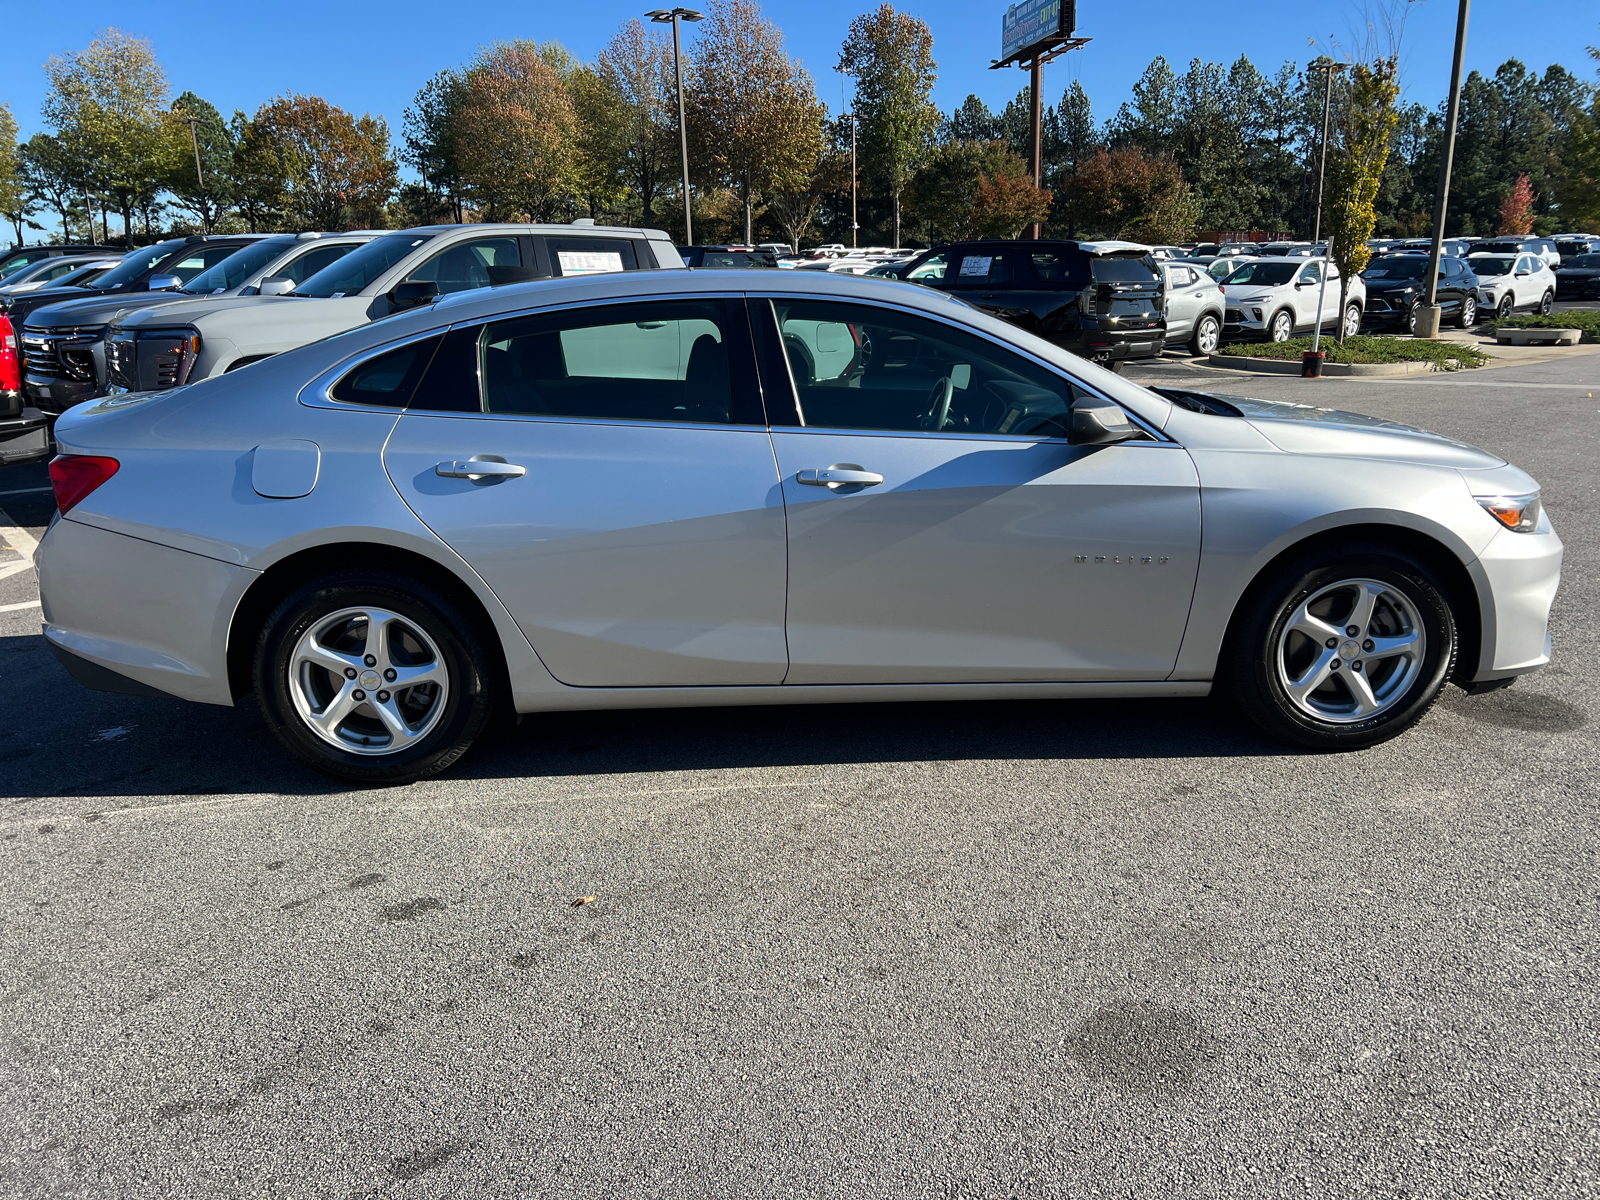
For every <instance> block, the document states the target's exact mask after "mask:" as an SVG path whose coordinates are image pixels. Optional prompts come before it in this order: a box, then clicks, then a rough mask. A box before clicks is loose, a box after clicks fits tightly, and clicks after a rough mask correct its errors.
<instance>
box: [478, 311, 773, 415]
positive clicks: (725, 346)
mask: <svg viewBox="0 0 1600 1200" xmlns="http://www.w3.org/2000/svg"><path fill="white" fill-rule="evenodd" d="M742 314H743V308H742V306H740V307H738V308H737V309H734V308H733V306H730V305H729V304H728V303H726V302H724V301H722V300H667V301H651V302H648V303H641V304H628V305H608V306H605V307H602V308H586V309H577V310H572V309H568V310H566V311H563V312H559V313H540V314H535V315H533V316H528V317H517V318H514V319H512V320H509V321H497V322H494V323H492V324H490V325H488V326H486V327H485V328H484V332H483V334H482V336H481V339H480V347H481V350H480V353H481V364H482V365H481V371H480V373H481V377H482V379H483V399H484V408H485V410H486V411H488V412H492V413H525V414H529V415H536V416H550V417H586V418H591V419H599V420H627V421H685V422H693V423H697V424H718V425H725V424H763V423H765V416H764V415H763V414H762V413H761V412H760V401H759V397H758V396H757V395H756V394H755V391H754V389H753V388H752V387H750V386H749V385H748V382H747V381H748V380H749V379H750V378H751V374H752V371H753V366H752V364H751V362H750V345H749V333H748V331H747V329H746V327H745V324H744V322H743V320H741V319H738V318H740V317H742ZM741 381H745V382H741ZM752 405H753V408H752Z"/></svg>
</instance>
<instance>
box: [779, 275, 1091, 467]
mask: <svg viewBox="0 0 1600 1200" xmlns="http://www.w3.org/2000/svg"><path fill="white" fill-rule="evenodd" d="M774 307H775V310H776V314H777V319H778V327H779V331H780V332H781V334H782V338H783V349H784V354H785V355H786V357H787V360H788V365H789V372H790V375H791V376H792V378H793V379H794V384H795V390H796V393H797V398H798V400H799V402H800V412H801V416H802V418H803V420H804V421H805V423H806V425H808V426H814V427H821V428H831V429H877V430H888V431H894V432H903V433H958V434H969V435H972V434H980V435H983V434H986V435H993V436H1000V437H1065V436H1066V435H1067V425H1068V414H1069V409H1070V406H1071V403H1072V398H1073V396H1074V394H1075V393H1076V389H1075V388H1074V386H1073V385H1072V384H1071V383H1070V382H1068V381H1067V380H1066V379H1064V378H1062V377H1061V376H1059V375H1057V374H1055V373H1054V372H1052V371H1049V370H1047V369H1045V368H1044V367H1041V366H1039V365H1037V364H1035V363H1033V362H1030V361H1029V360H1027V359H1025V358H1022V357H1021V356H1019V355H1017V354H1014V353H1012V352H1010V351H1008V350H1006V349H1004V348H1003V347H1001V346H998V345H996V344H995V343H993V342H989V341H987V340H985V339H983V338H980V337H977V336H975V335H973V334H970V333H967V332H965V331H964V330H960V329H956V328H953V327H952V326H949V325H945V324H943V323H941V322H938V321H932V320H928V319H926V318H922V317H916V316H911V315H908V314H905V313H902V312H899V311H897V310H894V309H885V308H875V307H873V306H871V305H865V304H847V303H839V302H836V301H832V300H790V299H787V298H780V299H777V300H775V301H774Z"/></svg>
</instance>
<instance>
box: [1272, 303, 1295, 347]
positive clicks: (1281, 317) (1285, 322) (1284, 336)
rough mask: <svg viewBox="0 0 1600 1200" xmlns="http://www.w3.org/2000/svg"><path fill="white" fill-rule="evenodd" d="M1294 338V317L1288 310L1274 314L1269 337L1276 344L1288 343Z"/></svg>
mask: <svg viewBox="0 0 1600 1200" xmlns="http://www.w3.org/2000/svg"><path fill="white" fill-rule="evenodd" d="M1293 336H1294V317H1293V316H1292V315H1291V314H1290V313H1289V310H1288V309H1283V310H1282V311H1280V312H1275V313H1273V314H1272V324H1271V325H1269V326H1267V337H1268V338H1269V339H1270V340H1272V341H1274V342H1287V341H1288V340H1289V339H1290V338H1292V337H1293Z"/></svg>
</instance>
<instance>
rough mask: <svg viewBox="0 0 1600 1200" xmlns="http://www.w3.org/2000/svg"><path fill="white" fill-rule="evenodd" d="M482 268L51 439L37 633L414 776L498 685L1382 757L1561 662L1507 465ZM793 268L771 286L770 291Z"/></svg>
mask: <svg viewBox="0 0 1600 1200" xmlns="http://www.w3.org/2000/svg"><path fill="white" fill-rule="evenodd" d="M737 274H738V276H739V277H738V278H734V277H733V275H732V274H731V273H728V272H694V273H688V272H681V271H679V272H638V273H636V274H626V275H624V274H613V275H595V276H589V277H577V278H564V279H553V280H544V281H539V282H533V283H518V284H511V285H507V286H503V287H498V288H487V289H481V290H478V291H473V292H463V293H459V294H457V295H454V296H450V297H446V298H444V299H442V300H439V301H437V302H435V303H431V304H428V305H426V306H424V307H421V308H417V309H414V310H412V311H409V312H406V313H404V314H401V315H398V316H395V317H392V318H390V319H388V320H384V321H378V322H373V323H371V324H368V325H362V326H360V327H358V328H356V329H353V330H350V331H348V332H345V333H341V334H338V335H336V336H334V337H330V338H327V339H325V340H323V341H320V342H316V343H314V344H311V345H307V346H303V347H300V348H297V349H294V350H290V351H287V352H285V353H282V354H279V355H277V356H275V357H273V358H271V359H267V360H265V361H263V362H260V363H257V364H255V365H253V366H251V367H249V368H247V369H245V370H241V371H237V372H233V373H230V374H227V375H223V376H219V377H216V378H212V379H207V380H205V381H203V382H200V383H195V384H190V385H187V386H182V387H178V388H174V389H172V390H170V391H166V392H160V393H142V394H138V393H136V394H131V395H126V396H118V397H113V398H108V399H106V400H102V401H99V402H97V403H93V404H88V405H84V406H81V407H80V408H77V409H74V410H72V411H71V412H69V413H68V414H66V415H65V416H64V417H62V418H61V420H60V422H59V423H58V424H57V426H56V437H57V439H58V440H59V442H60V445H61V450H62V453H61V456H60V457H58V458H57V459H56V460H55V461H54V462H53V463H52V465H51V475H52V479H53V482H54V485H55V488H56V494H57V500H58V505H59V509H60V515H59V517H58V518H56V519H55V520H54V521H53V522H52V524H51V526H50V528H49V530H48V532H47V533H46V534H45V536H44V538H43V540H42V541H41V544H40V547H39V550H38V554H37V562H38V565H39V574H40V590H41V593H42V598H43V606H44V618H45V635H46V638H47V639H48V643H49V645H50V647H51V649H52V650H53V651H54V653H55V654H56V656H57V657H58V658H59V659H61V661H62V662H63V663H64V664H65V665H66V667H67V668H68V669H69V670H70V671H71V672H72V673H73V674H74V675H75V676H76V677H77V678H78V679H79V680H81V681H82V682H83V683H85V684H88V685H89V686H91V687H99V688H104V689H109V690H114V691H125V692H127V691H131V692H136V693H146V694H148V693H156V694H162V695H168V696H176V697H181V698H183V699H186V700H192V701H197V702H200V703H207V704H222V705H232V704H236V703H239V702H240V701H241V700H242V699H243V698H244V697H246V696H247V695H249V694H251V693H254V695H255V699H256V703H258V704H259V705H260V708H261V711H262V713H263V714H264V716H265V719H266V722H267V724H268V725H269V726H270V728H271V729H272V730H273V732H274V733H275V734H276V736H277V737H278V738H279V739H280V740H281V741H282V743H283V745H284V746H285V747H287V749H288V750H289V751H290V753H292V754H294V755H295V756H297V757H298V758H300V759H301V760H303V761H304V762H306V763H308V764H309V765H311V766H313V767H315V768H317V769H319V770H322V771H325V772H327V773H329V774H331V775H334V776H337V777H340V778H343V779H347V780H351V781H357V782H363V783H397V782H404V781H409V780H415V779H419V778H422V777H425V776H427V775H429V774H431V773H433V772H437V771H440V770H442V769H444V768H446V767H448V766H449V765H450V764H451V763H453V762H454V761H455V760H456V759H457V758H459V757H460V755H461V754H463V753H464V752H465V751H466V750H467V749H468V748H469V747H470V746H471V745H472V743H473V741H474V740H475V739H476V738H477V737H478V736H479V734H480V733H481V732H482V731H483V729H484V728H485V726H486V724H487V723H488V722H489V721H490V719H491V717H492V715H493V714H494V713H495V712H496V710H497V709H498V710H510V711H514V712H516V713H540V712H552V711H557V710H563V709H627V708H641V707H662V706H688V705H707V706H708V705H736V704H788V703H809V702H829V703H831V702H838V701H864V700H933V699H955V700H965V699H977V698H996V699H1000V698H1005V699H1015V698H1020V697H1081V698H1101V697H1139V696H1195V697H1198V696H1203V695H1206V694H1207V693H1209V692H1211V691H1212V690H1213V689H1214V688H1215V689H1220V690H1222V691H1224V692H1225V693H1226V694H1227V695H1229V696H1231V697H1232V698H1233V699H1234V700H1235V701H1236V702H1237V704H1238V707H1239V708H1240V709H1242V711H1243V712H1244V713H1245V714H1247V715H1248V716H1249V717H1250V718H1252V719H1253V720H1254V721H1256V722H1257V723H1258V724H1259V725H1260V726H1261V727H1262V728H1264V729H1265V730H1267V731H1268V732H1269V733H1271V734H1272V735H1274V736H1276V737H1278V738H1281V739H1284V740H1286V741H1289V742H1292V743H1296V744H1299V745H1302V746H1308V747H1313V748H1317V749H1326V750H1336V749H1354V748H1360V747H1366V746H1371V745H1373V744H1374V743H1377V742H1380V741H1383V740H1384V739H1386V738H1390V737H1394V736H1395V735H1397V734H1399V733H1401V732H1402V731H1404V730H1405V729H1407V728H1408V727H1409V726H1411V725H1412V724H1414V723H1415V722H1416V721H1417V720H1419V719H1420V718H1421V717H1422V716H1423V714H1424V713H1426V712H1427V710H1428V709H1429V707H1430V706H1431V705H1432V704H1433V703H1434V701H1435V700H1436V699H1437V698H1438V696H1439V694H1440V691H1441V689H1443V688H1444V686H1445V685H1446V684H1447V683H1453V684H1455V685H1458V686H1460V687H1463V688H1465V689H1466V690H1467V691H1469V692H1482V691H1487V690H1492V689H1494V688H1497V687H1502V686H1505V685H1507V684H1509V683H1511V682H1513V681H1514V680H1515V679H1516V678H1517V677H1518V676H1519V675H1522V674H1524V673H1526V672H1529V671H1533V670H1536V669H1538V668H1539V667H1541V666H1543V665H1545V663H1547V662H1548V661H1549V658H1550V653H1551V647H1550V639H1549V636H1548V634H1547V632H1546V622H1547V617H1548V614H1549V610H1550V605H1551V601H1552V599H1553V597H1554V595H1555V591H1556V586H1557V582H1558V579H1559V574H1560V564H1561V553H1562V551H1561V542H1560V541H1559V539H1558V538H1557V536H1556V534H1555V533H1554V531H1553V530H1552V529H1551V525H1550V519H1549V517H1548V515H1547V514H1545V513H1544V512H1543V511H1542V509H1541V506H1540V499H1539V488H1538V485H1537V484H1536V483H1535V482H1534V481H1533V480H1532V479H1531V478H1529V477H1528V476H1527V475H1526V474H1524V473H1523V472H1522V471H1520V470H1518V469H1517V468H1516V467H1514V466H1511V465H1509V464H1507V463H1506V462H1505V461H1503V460H1502V459H1500V458H1498V457H1496V456H1495V455H1493V454H1490V453H1486V452H1485V451H1482V450H1478V449H1474V448H1473V447H1471V446H1467V445H1464V444H1462V443H1460V442H1456V441H1451V440H1450V439H1448V438H1444V437H1439V436H1435V435H1433V434H1429V433H1425V432H1422V431H1420V430H1416V429H1410V428H1407V427H1404V426H1400V425H1394V424H1390V423H1388V422H1384V421H1379V420H1375V419H1370V418H1366V417H1361V416H1355V415H1351V414H1347V413H1340V412H1333V411H1329V410H1325V409H1320V408H1310V407H1304V406H1298V405H1286V404H1274V403H1267V402H1263V401H1255V400H1246V399H1240V398H1232V397H1218V396H1213V395H1209V394H1203V393H1197V392H1187V391H1181V390H1175V389H1156V390H1150V389H1146V388H1143V387H1140V386H1137V385H1135V384H1133V383H1130V382H1128V381H1127V380H1124V379H1121V378H1119V377H1117V376H1116V375H1114V374H1112V373H1111V372H1109V371H1106V370H1103V369H1101V368H1098V367H1096V366H1094V365H1093V364H1091V363H1089V362H1086V361H1085V360H1083V359H1081V358H1078V357H1076V356H1074V355H1072V354H1069V353H1068V352H1066V351H1064V350H1061V349H1059V348H1058V347H1055V346H1053V345H1051V344H1050V343H1049V342H1046V341H1044V340H1043V339H1041V338H1038V337H1035V336H1033V335H1031V334H1029V333H1027V332H1026V331H1023V330H1020V329H1018V328H1017V327H1016V326H1014V325H1011V324H1009V323H1006V322H1004V321H1002V320H1000V319H998V318H995V317H992V316H989V315H986V314H984V313H982V312H979V311H977V310H976V309H973V308H971V307H970V306H968V305H966V304H962V303H959V302H957V301H953V300H951V299H950V298H949V297H947V296H944V295H942V294H940V293H937V292H932V291H926V290H923V289H913V288H907V287H905V286H904V285H901V284H898V283H892V282H882V281H878V280H872V279H858V278H846V277H838V276H833V275H828V274H823V273H815V274H812V273H806V272H787V271H786V272H782V273H779V272H776V271H771V272H752V273H748V274H746V273H742V272H741V273H737ZM758 275H759V276H760V277H759V278H756V276H758Z"/></svg>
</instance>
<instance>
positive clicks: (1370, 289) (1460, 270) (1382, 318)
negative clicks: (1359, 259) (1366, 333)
mask: <svg viewBox="0 0 1600 1200" xmlns="http://www.w3.org/2000/svg"><path fill="white" fill-rule="evenodd" d="M1428 262H1429V259H1428V258H1426V257H1424V256H1423V255H1420V254H1386V255H1384V256H1383V257H1382V258H1375V259H1373V260H1372V264H1371V265H1370V266H1369V267H1367V269H1366V270H1365V271H1363V272H1361V279H1362V282H1363V283H1365V284H1366V288H1367V311H1366V321H1365V324H1366V325H1367V326H1370V327H1373V328H1393V329H1403V330H1405V331H1406V332H1407V333H1415V332H1416V329H1417V305H1418V304H1420V303H1421V302H1422V301H1423V300H1424V299H1426V298H1427V292H1428ZM1435 299H1436V300H1437V302H1438V305H1439V309H1440V312H1439V318H1440V320H1441V321H1453V322H1455V323H1456V324H1457V325H1459V326H1461V328H1463V329H1471V328H1472V327H1473V326H1474V325H1476V324H1477V323H1478V277H1477V276H1476V275H1474V274H1473V273H1472V268H1471V266H1469V265H1468V263H1467V262H1466V261H1465V260H1464V259H1460V258H1441V259H1440V260H1439V282H1438V286H1437V287H1436V288H1435Z"/></svg>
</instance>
